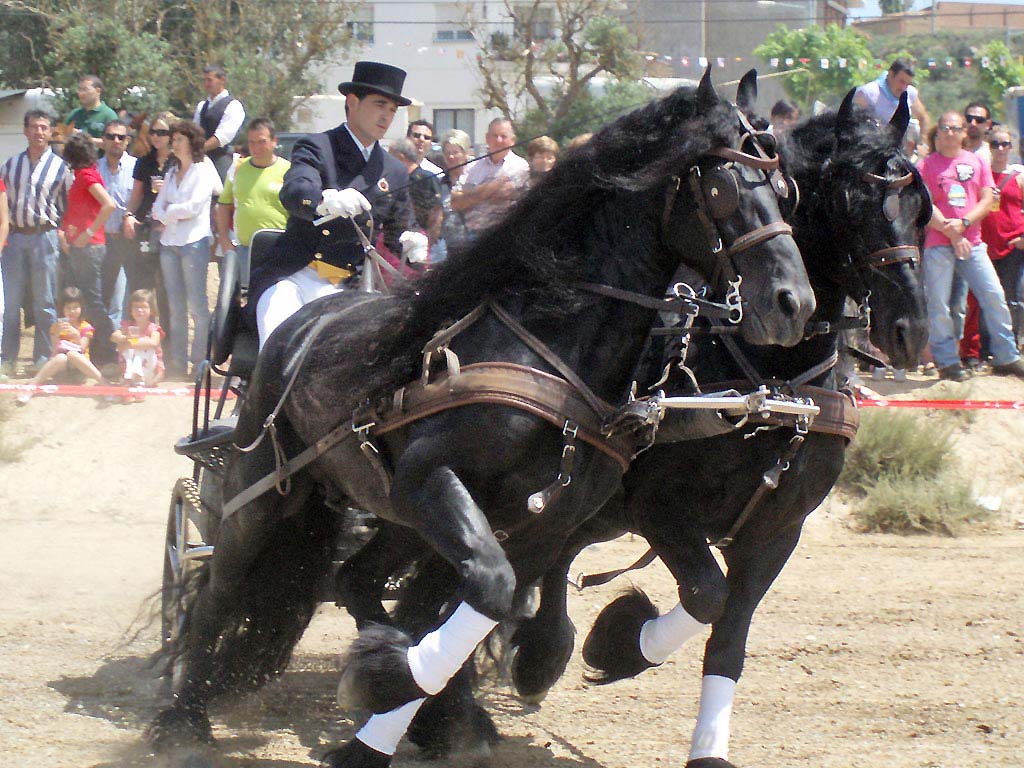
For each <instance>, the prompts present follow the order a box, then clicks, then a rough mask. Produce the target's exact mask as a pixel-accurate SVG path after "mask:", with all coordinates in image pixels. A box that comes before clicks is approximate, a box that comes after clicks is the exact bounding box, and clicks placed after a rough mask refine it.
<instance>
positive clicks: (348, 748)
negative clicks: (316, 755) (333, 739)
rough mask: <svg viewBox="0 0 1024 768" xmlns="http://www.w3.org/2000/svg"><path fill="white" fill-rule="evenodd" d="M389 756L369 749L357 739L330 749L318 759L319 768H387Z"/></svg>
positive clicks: (389, 760)
mask: <svg viewBox="0 0 1024 768" xmlns="http://www.w3.org/2000/svg"><path fill="white" fill-rule="evenodd" d="M389 765H391V755H385V754H384V753H383V752H378V751H377V750H375V749H371V748H370V747H368V746H366V745H365V744H363V742H361V741H360V740H359V739H352V741H350V742H349V743H348V744H346V745H345V746H343V747H338V748H337V749H332V750H331V751H330V752H328V753H327V754H326V755H324V756H323V757H321V758H320V768H388V766H389Z"/></svg>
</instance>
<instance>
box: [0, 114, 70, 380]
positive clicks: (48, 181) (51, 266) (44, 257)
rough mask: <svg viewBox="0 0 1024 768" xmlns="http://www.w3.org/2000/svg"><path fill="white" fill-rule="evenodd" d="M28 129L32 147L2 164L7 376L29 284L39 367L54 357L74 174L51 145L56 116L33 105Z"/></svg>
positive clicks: (2, 349) (2, 351) (1, 355)
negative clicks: (61, 233) (61, 253)
mask: <svg viewBox="0 0 1024 768" xmlns="http://www.w3.org/2000/svg"><path fill="white" fill-rule="evenodd" d="M24 128H25V138H26V139H27V140H28V148H27V149H26V150H25V151H24V152H22V153H21V154H20V155H16V156H15V157H12V158H10V159H9V160H7V161H6V162H5V163H4V164H3V165H2V166H0V178H2V179H3V180H4V183H5V184H6V185H7V205H8V209H9V211H10V214H11V231H10V234H9V235H8V237H7V245H6V247H4V249H3V255H2V257H0V267H2V269H3V285H4V316H3V342H2V345H0V376H4V377H9V376H13V375H14V374H15V366H16V364H17V360H18V350H19V347H20V345H21V318H20V316H19V313H20V310H21V305H22V302H23V301H24V299H25V289H26V287H27V286H29V285H31V287H32V318H33V320H34V321H35V338H34V342H35V343H34V346H33V352H32V358H33V360H34V361H35V365H36V367H37V368H38V367H40V366H42V364H43V363H44V362H46V360H47V359H48V358H49V357H50V352H51V350H50V325H51V324H52V323H53V322H54V321H55V320H56V319H57V312H56V309H55V308H54V294H55V293H56V289H57V259H58V246H57V225H58V224H60V220H61V216H63V214H64V206H65V204H66V202H67V189H68V186H69V185H70V183H71V177H72V174H71V172H70V171H69V170H68V168H67V166H66V165H65V164H64V161H63V160H61V159H60V157H58V156H57V155H56V154H54V152H53V151H52V150H51V149H50V134H51V131H52V130H53V118H52V117H51V116H50V115H49V114H47V113H46V112H44V111H43V110H39V109H32V110H29V111H28V112H26V113H25V118H24Z"/></svg>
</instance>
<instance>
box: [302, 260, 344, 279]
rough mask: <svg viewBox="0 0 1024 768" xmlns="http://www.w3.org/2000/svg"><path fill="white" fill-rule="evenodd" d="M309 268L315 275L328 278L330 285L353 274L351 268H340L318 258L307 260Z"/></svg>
mask: <svg viewBox="0 0 1024 768" xmlns="http://www.w3.org/2000/svg"><path fill="white" fill-rule="evenodd" d="M309 268H310V269H312V270H315V271H316V275H317V277H319V278H320V279H322V280H330V281H331V285H337V284H338V283H340V282H341V281H342V280H347V279H348V278H350V277H352V275H354V274H355V273H354V272H353V271H352V270H349V269H342V268H341V267H336V266H334V265H333V264H328V263H326V262H323V261H320V260H318V259H313V261H311V262H309Z"/></svg>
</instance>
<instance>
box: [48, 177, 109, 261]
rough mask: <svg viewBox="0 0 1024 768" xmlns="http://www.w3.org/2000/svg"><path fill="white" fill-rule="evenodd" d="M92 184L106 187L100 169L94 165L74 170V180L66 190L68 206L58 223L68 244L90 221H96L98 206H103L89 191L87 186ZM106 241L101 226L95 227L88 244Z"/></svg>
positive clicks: (88, 225) (87, 226) (98, 243)
mask: <svg viewBox="0 0 1024 768" xmlns="http://www.w3.org/2000/svg"><path fill="white" fill-rule="evenodd" d="M93 184H99V185H100V186H101V187H103V188H104V189H106V187H105V185H104V184H103V177H102V176H100V169H99V168H97V167H96V166H95V165H93V166H90V167H89V168H79V169H78V170H77V171H75V181H74V183H73V184H72V185H71V189H69V190H68V207H67V209H66V210H65V211H64V218H63V219H62V220H61V223H60V226H61V229H63V230H64V233H65V235H66V236H67V238H68V243H69V244H71V243H73V242H74V240H75V239H76V238H77V237H78V236H79V235H80V234H81V233H82V232H83V231H84V230H86V229H88V228H89V227H90V226H92V223H93V222H94V221H96V216H98V215H99V212H100V208H102V207H103V206H102V205H100V201H99V200H97V199H96V198H95V197H93V196H92V192H90V191H89V187H91V186H92V185H93ZM106 242H107V239H106V236H105V235H104V233H103V227H97V228H96V231H95V233H94V234H93V236H92V239H91V240H89V245H104V244H106Z"/></svg>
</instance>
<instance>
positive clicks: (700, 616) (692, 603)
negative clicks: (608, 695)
mask: <svg viewBox="0 0 1024 768" xmlns="http://www.w3.org/2000/svg"><path fill="white" fill-rule="evenodd" d="M673 516H674V518H675V519H674V520H673V521H672V524H671V525H670V524H668V522H669V521H670V519H671V518H672V517H673ZM662 517H663V519H659V517H657V516H655V515H654V514H648V515H647V519H646V520H644V521H643V523H642V525H641V526H640V533H642V534H643V535H644V537H645V538H647V540H648V542H649V543H650V545H651V546H652V547H653V548H654V551H655V552H656V553H657V554H658V556H659V557H660V558H661V560H662V562H664V563H665V565H666V566H667V567H668V569H669V571H671V572H672V575H673V576H675V578H676V583H677V584H678V585H679V603H678V604H677V605H676V606H675V607H674V608H673V609H672V610H671V611H669V612H668V613H666V614H664V615H662V616H659V615H658V610H657V608H655V606H654V604H653V603H651V601H650V599H649V598H648V597H647V595H645V594H644V593H643V592H641V591H640V590H632V591H631V592H629V593H627V594H625V595H622V596H620V597H619V598H617V599H616V600H614V601H613V602H612V603H610V604H609V605H608V606H606V607H605V608H604V610H602V611H601V613H600V615H598V617H597V619H596V620H595V622H594V626H593V627H592V628H591V630H590V634H589V635H588V636H587V639H586V642H585V643H584V645H583V659H584V661H586V662H587V664H589V665H590V666H591V667H593V668H594V669H595V670H597V673H598V674H596V675H594V676H592V677H591V678H590V679H591V682H596V683H601V684H603V683H611V682H614V681H616V680H621V679H623V678H627V677H635V676H636V675H638V674H640V673H641V672H643V671H644V670H645V669H650V668H651V667H655V666H658V665H659V664H663V663H664V662H665V661H666V660H667V659H668V657H669V656H671V655H672V653H674V652H675V651H676V650H678V649H679V648H680V647H681V646H682V645H683V644H684V643H685V642H686V641H687V640H689V639H690V638H692V637H694V636H696V635H697V634H699V633H700V632H702V631H703V630H704V629H705V628H706V627H707V625H708V624H710V623H712V622H713V621H714V620H715V619H716V618H717V617H718V616H720V615H721V613H722V611H723V610H724V607H725V602H726V597H727V595H728V592H729V588H728V584H727V582H726V579H725V575H724V574H723V573H722V569H721V568H720V567H719V566H718V563H717V561H716V560H715V558H714V555H713V554H712V553H711V549H710V548H709V547H708V543H707V540H706V539H705V538H704V532H703V529H702V528H701V527H700V526H699V525H696V524H694V523H692V522H690V521H688V520H687V519H686V518H683V519H682V520H680V517H679V515H678V513H677V512H675V511H674V508H673V515H665V516H662Z"/></svg>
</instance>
